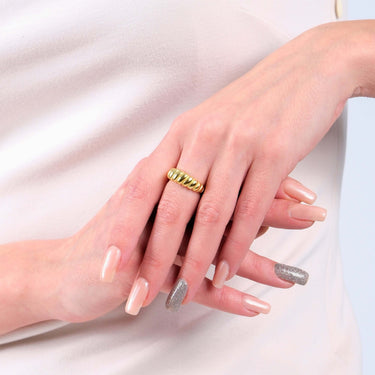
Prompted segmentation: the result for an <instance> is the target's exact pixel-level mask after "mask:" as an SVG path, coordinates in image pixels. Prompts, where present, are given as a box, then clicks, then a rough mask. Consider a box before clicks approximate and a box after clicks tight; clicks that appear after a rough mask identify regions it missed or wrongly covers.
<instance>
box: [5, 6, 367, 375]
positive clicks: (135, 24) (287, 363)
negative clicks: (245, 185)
mask: <svg viewBox="0 0 375 375" xmlns="http://www.w3.org/2000/svg"><path fill="white" fill-rule="evenodd" d="M330 21H335V4H334V0H332V1H331V0H314V1H312V0H311V1H310V0H304V1H302V0H285V1H272V0H262V1H253V0H203V1H202V0H185V1H180V0H159V1H152V0H137V1H129V0H107V1H105V2H104V1H99V0H91V1H83V0H75V1H72V0H64V1H58V0H54V1H42V0H29V1H22V0H3V1H2V2H1V3H0V30H1V33H0V35H1V37H0V38H1V43H0V87H1V90H0V103H1V105H0V119H1V123H0V165H1V173H0V243H5V242H10V241H18V240H23V239H43V238H44V239H47V238H61V237H64V236H68V235H71V234H73V233H74V232H75V231H77V230H78V229H79V228H81V227H82V225H84V224H85V223H86V222H87V221H88V220H89V219H90V218H91V217H92V216H93V215H94V214H95V213H96V212H97V211H98V210H99V208H100V207H101V206H102V205H103V204H104V202H105V201H106V200H107V199H108V198H109V197H110V196H111V194H112V193H113V192H114V191H115V189H116V188H117V187H118V186H119V185H120V184H121V182H122V181H123V180H124V179H125V178H126V176H127V175H128V174H129V172H130V170H131V169H132V168H133V167H134V165H135V163H136V162H137V161H138V160H139V159H140V158H141V157H143V156H145V155H147V154H148V153H149V152H150V151H151V150H152V149H153V148H154V147H155V146H156V145H157V144H158V142H159V141H160V140H161V138H162V136H163V135H164V134H165V132H166V131H167V129H168V127H169V125H170V124H171V122H172V121H173V119H174V118H175V117H176V116H177V115H178V114H180V113H183V112H184V111H186V110H188V109H190V108H192V107H194V106H195V105H197V104H199V103H200V102H201V101H203V100H204V99H206V98H207V97H209V96H210V95H212V94H213V93H215V92H216V91H218V90H219V89H220V88H222V87H223V86H225V85H226V84H228V83H229V82H231V81H232V80H233V79H235V78H237V77H239V76H240V75H242V74H243V73H245V72H246V71H248V70H249V69H251V67H252V66H253V65H254V64H256V63H257V62H258V61H259V60H261V59H262V58H263V57H265V56H266V55H268V54H269V53H270V52H272V51H273V50H275V49H276V48H278V47H279V46H281V45H282V44H283V43H285V42H286V41H288V40H289V39H290V38H292V37H294V36H296V35H298V34H299V33H301V32H302V31H304V30H305V29H307V28H310V27H313V26H314V25H317V24H320V23H324V22H330ZM306 48H309V46H306ZM275 105H277V103H275ZM345 123H346V119H345V114H344V115H343V116H342V118H340V119H339V120H338V121H337V123H336V124H335V125H334V127H333V128H332V129H331V131H330V132H329V133H328V134H327V136H326V137H325V138H324V139H323V141H322V142H321V143H320V144H319V145H318V147H317V148H316V149H315V150H314V151H313V152H312V153H311V154H310V155H309V156H308V157H307V158H306V159H305V160H303V161H302V162H301V163H300V164H299V166H298V167H297V168H296V170H295V171H294V172H293V175H294V176H295V177H296V178H298V179H300V180H301V181H302V182H303V183H304V184H306V186H308V187H310V188H311V189H312V190H314V191H315V192H317V193H318V197H319V199H318V201H317V204H319V205H322V206H324V207H326V208H327V209H328V212H329V214H328V218H327V220H326V222H325V223H316V224H315V225H314V226H313V227H312V228H310V229H307V230H304V231H298V232H296V231H285V230H275V229H273V230H270V231H269V232H268V233H267V234H266V235H265V236H263V238H261V239H259V240H257V241H256V243H255V245H254V246H253V248H254V249H256V250H257V251H259V253H261V254H263V255H266V256H270V257H272V258H273V259H275V260H278V261H280V262H283V263H288V264H291V265H296V266H300V267H302V268H304V269H306V270H308V271H309V273H310V281H309V283H308V284H307V285H306V286H305V287H300V286H295V287H294V288H292V289H290V290H279V289H272V288H269V287H266V286H261V285H256V284H255V283H253V282H249V281H247V280H243V279H240V278H237V279H234V280H232V282H231V284H232V285H234V286H236V287H238V288H241V289H242V290H247V291H248V292H250V293H253V294H254V295H256V296H258V297H260V298H263V299H265V300H267V301H269V302H270V303H271V304H272V306H273V309H272V312H271V314H270V315H268V316H261V317H257V318H254V319H249V318H245V317H239V316H234V315H229V314H226V313H222V312H218V311H212V310H210V309H207V308H205V307H202V306H198V305H194V304H191V305H189V306H186V307H184V308H183V309H182V310H181V311H180V312H179V313H176V314H172V313H169V312H167V311H166V310H165V308H164V300H165V296H163V295H162V296H160V297H159V298H158V299H157V300H156V301H155V302H154V303H153V304H152V305H151V306H150V307H148V308H145V309H143V310H142V312H141V313H140V315H139V316H137V317H132V316H127V315H125V314H124V312H123V306H121V307H119V308H118V309H117V310H115V311H113V312H111V313H110V314H108V315H106V316H104V317H102V318H100V319H97V320H95V321H92V322H88V323H84V324H66V323H63V322H44V323H41V324H37V325H34V326H31V327H27V328H25V329H21V330H18V331H16V332H14V333H11V334H9V335H6V336H3V337H1V338H0V343H1V345H0V372H1V373H2V374H15V375H16V374H28V375H30V374H38V375H43V374H80V375H84V374H108V375H109V374H131V375H138V374H139V375H140V374H170V375H172V374H173V375H176V374H197V375H199V374H215V375H220V374H252V375H263V374H296V375H297V374H306V375H309V374H311V375H316V374H331V375H335V374H337V375H345V374H350V375H353V374H359V373H360V353H359V346H360V345H359V340H358V334H357V329H356V325H355V322H354V318H353V314H352V310H351V307H350V305H349V303H348V300H347V296H346V293H345V290H344V286H343V278H342V270H341V263H340V254H339V246H338V233H337V230H338V223H337V222H338V209H339V195H340V183H341V173H342V166H343V160H344V148H345V126H346V125H345Z"/></svg>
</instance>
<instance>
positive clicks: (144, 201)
mask: <svg viewBox="0 0 375 375" xmlns="http://www.w3.org/2000/svg"><path fill="white" fill-rule="evenodd" d="M374 41H375V21H372V20H371V21H353V22H342V23H334V24H326V25H322V26H319V27H316V28H314V29H312V30H310V31H308V32H306V33H304V34H302V35H301V36H299V37H298V38H296V39H294V40H293V41H291V42H289V43H288V44H286V45H285V46H283V47H281V48H280V49H279V50H277V51H275V52H274V53H272V54H271V55H270V56H268V57H267V58H265V59H264V60H263V61H262V62H260V63H259V64H258V65H257V66H255V67H254V68H253V69H251V70H250V71H249V72H248V73H247V74H246V75H244V76H243V77H240V78H239V79H238V80H236V81H234V82H233V83H232V84H230V85H229V86H227V87H225V88H224V89H222V90H221V91H220V92H218V93H217V94H216V95H214V96H213V97H211V98H209V99H207V100H206V101H205V102H203V103H202V104H201V105H199V106H198V107H196V108H193V109H192V110H190V111H188V112H186V113H185V114H183V115H181V116H180V117H179V118H178V119H176V121H175V122H174V123H173V124H172V126H171V128H170V131H169V132H168V134H167V135H166V137H165V138H164V139H163V140H162V142H161V143H160V145H159V146H158V147H157V148H156V149H155V150H154V151H153V152H152V153H151V155H150V156H149V157H148V158H146V159H144V160H143V161H142V162H140V163H139V164H138V165H137V166H136V168H135V169H134V170H133V172H132V173H131V174H130V175H129V177H128V178H127V180H126V181H125V183H124V185H123V187H122V188H121V189H120V190H119V191H120V192H121V194H118V195H117V196H116V194H115V195H114V197H115V198H114V200H112V202H111V203H109V204H108V205H106V207H107V208H103V210H102V211H101V212H99V213H98V215H96V216H95V217H94V218H93V219H92V220H91V221H90V222H89V223H88V224H87V225H86V226H85V227H84V228H83V229H82V230H80V231H79V232H78V233H76V234H75V235H73V236H72V237H70V238H68V239H63V240H55V241H33V242H21V243H15V244H7V245H2V246H1V247H0V251H1V259H2V262H1V264H0V268H1V275H2V282H3V283H4V288H2V293H4V295H2V301H5V303H3V304H2V307H1V318H0V333H6V332H9V331H11V330H14V329H16V328H18V327H22V326H25V325H28V324H32V323H35V322H39V321H43V320H47V319H62V320H67V321H85V320H90V319H93V318H95V317H97V316H100V315H102V314H104V313H106V312H107V311H110V310H111V309H113V308H114V307H116V306H117V305H119V304H120V303H121V302H123V300H124V299H125V298H126V297H127V295H128V293H129V291H130V288H131V284H132V282H133V281H134V278H135V277H136V274H137V271H138V266H140V273H139V277H143V278H145V279H146V280H148V282H149V292H148V295H147V297H146V299H145V301H144V302H143V306H146V305H148V304H149V303H151V302H152V300H153V299H154V298H155V296H156V295H157V294H158V293H159V291H160V290H164V291H168V290H169V289H170V288H171V286H172V284H173V282H174V281H175V279H176V277H182V278H184V279H185V280H186V281H187V282H188V285H189V289H188V293H187V295H186V297H185V300H184V303H188V302H189V301H192V300H196V301H197V302H200V303H204V304H208V305H209V306H211V307H215V308H219V309H222V310H225V311H229V312H233V313H238V314H244V315H246V314H245V313H244V311H240V310H239V309H240V308H241V307H240V304H239V303H238V301H239V299H241V298H242V294H241V292H239V291H235V290H233V289H230V288H228V287H223V288H222V289H217V288H212V287H210V285H209V281H207V280H205V279H204V277H205V274H206V271H207V269H208V267H209V265H210V264H211V263H212V262H213V261H214V259H215V257H217V262H218V264H219V263H220V262H221V261H225V262H227V263H228V265H229V273H228V275H227V277H226V278H227V279H229V278H231V277H232V276H233V275H235V274H239V275H244V276H246V277H249V278H251V279H254V280H256V281H260V282H265V283H266V284H269V285H272V286H276V287H288V286H291V285H290V284H289V283H286V282H285V281H282V280H280V279H278V278H277V277H276V276H275V275H274V273H273V271H272V266H273V264H274V262H272V261H271V260H267V259H265V258H258V257H259V256H257V255H256V254H254V253H252V252H249V250H248V249H249V248H250V245H251V243H252V242H253V240H254V238H255V237H256V234H257V233H258V230H259V228H260V226H261V225H262V223H266V224H265V225H267V222H266V221H267V215H266V213H267V212H269V210H270V209H271V211H272V207H273V202H274V198H275V196H277V191H278V189H279V188H280V186H281V185H282V182H283V181H284V180H285V178H286V176H287V175H288V174H289V173H290V172H291V171H292V170H293V168H294V167H295V166H296V164H297V163H298V162H299V161H300V160H301V159H303V158H304V157H305V156H306V155H307V154H308V153H309V152H310V151H311V150H312V149H313V148H314V147H315V146H316V144H317V143H318V142H319V141H320V140H321V138H322V137H323V136H324V135H325V134H326V133H327V131H328V130H329V128H330V127H331V126H332V124H333V123H334V121H335V120H336V119H337V117H338V116H339V115H340V113H341V112H342V109H343V107H344V105H345V103H346V101H347V100H348V99H349V98H350V97H353V96H371V97H374V96H375V43H374ZM172 166H175V167H179V168H180V169H183V170H185V171H186V172H188V173H190V174H194V177H195V178H197V179H198V180H200V181H201V182H203V183H204V184H205V186H206V191H205V193H204V194H203V195H202V197H201V199H199V198H200V197H199V195H197V193H194V192H191V191H189V190H187V189H184V188H182V187H181V186H179V185H177V184H174V183H173V182H168V183H166V177H165V176H166V172H167V171H168V170H169V168H171V167H172ZM142 176H147V179H145V178H143V177H142ZM151 180H152V181H153V185H152V188H151V186H150V184H149V183H148V181H151ZM217 181H220V182H221V183H220V184H218V183H217ZM119 196H121V197H125V199H123V198H121V199H122V201H121V217H120V218H119V220H114V221H111V220H109V219H108V218H110V217H112V216H113V215H112V214H111V209H110V208H108V207H110V206H111V205H112V207H116V210H115V211H116V212H117V211H118V210H117V208H118V207H117V206H116V204H114V203H113V202H114V201H115V202H116V199H120V198H119ZM157 203H159V204H158V210H157V213H156V217H155V220H154V221H152V222H150V217H151V215H152V212H153V210H154V207H155V206H156V204H157ZM179 207H183V208H184V209H182V210H181V209H176V208H179ZM112 209H113V208H112ZM284 212H289V211H288V209H287V210H286V211H284ZM194 213H196V215H195V220H194V229H193V232H192V234H191V237H190V238H189V242H188V244H187V249H186V254H185V258H184V261H183V264H182V267H181V269H178V268H173V267H174V266H173V263H174V261H175V258H176V254H177V253H178V251H179V249H180V247H181V243H182V239H183V236H184V233H185V228H186V224H187V223H188V222H189V221H190V220H191V218H192V215H193V214H194ZM111 215H112V216H111ZM286 216H288V215H286ZM231 219H232V225H231V228H230V231H229V233H228V235H227V236H226V237H225V240H224V242H223V244H222V246H221V245H220V244H221V242H222V239H223V235H224V232H225V229H226V227H227V224H228V223H229V221H230V220H231ZM289 219H290V216H289ZM289 219H288V220H289ZM147 223H149V224H147ZM269 224H272V222H271V223H269ZM306 224H307V225H306V226H309V225H311V224H312V223H311V222H308V223H306ZM151 226H152V228H151ZM285 227H288V225H285ZM302 227H303V226H301V228H302ZM148 230H150V231H151V232H150V235H149V236H148V235H146V238H144V236H145V233H146V232H147V231H148ZM113 244H114V245H116V246H118V247H119V248H120V249H121V265H120V268H119V270H118V274H117V278H116V279H115V281H114V282H113V283H111V284H104V283H101V282H100V280H99V277H98V273H99V270H100V265H101V262H102V260H103V259H102V258H103V255H104V253H105V251H106V248H107V247H108V246H109V245H113ZM143 246H144V247H145V249H146V250H145V254H143V250H142V247H143ZM202 248H204V249H205V251H204V252H203V251H202ZM254 264H257V267H255V268H254V267H253V266H254ZM171 267H172V268H171ZM30 270H33V271H32V272H30ZM254 270H256V272H255V273H254ZM177 274H178V276H177ZM25 275H27V280H26V276H25ZM202 282H203V283H202ZM236 296H237V297H236ZM236 298H237V299H236ZM21 301H22V302H21ZM78 301H79V303H78ZM249 314H250V313H249V312H247V315H249ZM252 314H253V315H256V313H254V312H253V313H252ZM249 316H251V315H249Z"/></svg>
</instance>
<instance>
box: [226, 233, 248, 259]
mask: <svg viewBox="0 0 375 375" xmlns="http://www.w3.org/2000/svg"><path fill="white" fill-rule="evenodd" d="M227 246H228V250H229V252H230V254H231V257H233V259H241V258H242V257H243V255H244V254H245V253H246V251H248V249H249V244H248V243H247V242H246V241H244V240H240V239H236V238H233V236H228V237H227Z"/></svg>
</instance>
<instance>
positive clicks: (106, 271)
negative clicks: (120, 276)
mask: <svg viewBox="0 0 375 375" xmlns="http://www.w3.org/2000/svg"><path fill="white" fill-rule="evenodd" d="M120 259H121V250H120V249H119V248H118V247H116V246H113V245H112V246H110V247H109V248H108V250H107V252H106V254H105V258H104V261H103V265H102V270H101V272H100V280H101V281H103V282H104V283H111V282H112V281H113V279H114V277H115V274H116V270H117V266H118V265H119V263H120Z"/></svg>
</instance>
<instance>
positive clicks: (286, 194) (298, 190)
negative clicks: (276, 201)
mask: <svg viewBox="0 0 375 375" xmlns="http://www.w3.org/2000/svg"><path fill="white" fill-rule="evenodd" d="M276 198H280V199H289V200H296V201H298V202H304V203H307V204H313V203H314V202H315V200H316V194H315V193H314V192H313V191H312V190H310V189H308V188H307V187H306V186H304V185H302V184H301V183H300V182H299V181H297V180H295V179H294V178H291V177H287V178H286V179H285V180H283V181H282V183H281V184H280V187H279V189H278V191H277V193H276Z"/></svg>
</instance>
